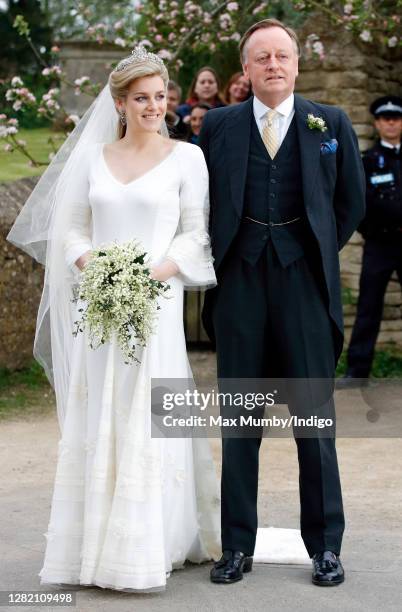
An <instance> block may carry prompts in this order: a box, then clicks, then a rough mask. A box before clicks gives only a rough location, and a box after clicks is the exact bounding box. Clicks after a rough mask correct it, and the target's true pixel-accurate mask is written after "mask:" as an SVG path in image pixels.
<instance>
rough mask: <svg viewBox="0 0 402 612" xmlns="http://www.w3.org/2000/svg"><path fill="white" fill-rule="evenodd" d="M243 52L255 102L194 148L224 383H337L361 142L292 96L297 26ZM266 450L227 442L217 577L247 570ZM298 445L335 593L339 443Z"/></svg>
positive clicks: (219, 113)
mask: <svg viewBox="0 0 402 612" xmlns="http://www.w3.org/2000/svg"><path fill="white" fill-rule="evenodd" d="M240 54H241V61H242V65H243V70H244V73H245V75H246V76H247V77H248V78H249V79H250V81H251V83H252V88H253V92H254V96H253V97H251V98H250V99H249V100H247V101H246V102H243V103H241V104H238V105H235V106H230V107H227V108H220V109H216V110H211V111H209V112H208V113H207V115H206V116H205V118H204V123H203V127H202V130H201V135H200V142H199V144H200V146H201V148H202V150H203V152H204V155H205V158H206V161H207V165H208V168H209V173H210V201H211V217H210V233H211V241H212V249H213V255H214V258H215V268H216V274H217V279H218V285H217V287H216V288H214V289H212V290H210V291H208V292H207V294H206V300H205V306H204V312H203V321H204V325H205V327H206V329H207V331H208V333H209V335H210V336H211V337H212V338H214V339H215V342H216V349H217V364H218V377H219V378H221V379H222V378H231V379H235V378H263V377H271V376H278V377H284V378H300V379H303V378H304V379H311V378H319V379H322V378H324V379H332V378H333V377H334V372H335V366H336V362H337V360H338V358H339V355H340V353H341V349H342V343H343V321H342V302H341V287H340V275H339V258H338V251H339V250H340V249H342V247H343V246H344V245H345V244H346V242H347V241H348V239H349V238H350V236H351V234H352V233H353V231H354V230H355V229H356V227H357V226H358V224H359V222H360V220H361V219H362V217H363V216H364V208H365V197H364V196H365V194H364V189H365V181H364V172H363V167H362V162H361V159H360V154H359V150H358V143H357V139H356V135H355V133H354V131H353V129H352V126H351V123H350V121H349V119H348V118H347V116H346V115H345V113H344V112H343V111H342V110H340V109H338V108H336V107H331V106H327V105H323V104H316V103H314V102H310V101H309V100H305V99H304V98H302V97H301V96H299V95H295V94H293V90H294V85H295V80H296V77H297V74H298V57H299V43H298V40H297V36H296V34H295V33H294V32H293V30H291V29H290V28H288V27H286V26H285V25H283V24H282V23H281V22H278V21H276V20H274V19H267V20H264V21H261V22H259V23H257V24H255V25H253V26H252V27H251V28H250V29H249V30H248V31H247V32H246V33H245V34H244V36H243V38H242V40H241V42H240ZM320 119H321V121H320ZM323 122H325V123H323ZM324 128H326V129H324ZM289 410H291V404H290V401H289ZM260 443H261V437H254V438H246V437H243V438H233V437H226V438H223V441H222V452H223V458H222V489H221V493H222V550H223V556H222V559H221V560H220V561H219V562H217V563H216V564H215V566H214V568H213V569H212V571H211V580H212V581H213V582H224V583H228V582H234V581H236V580H240V579H241V578H242V577H243V572H246V571H250V570H251V567H252V555H253V552H254V546H255V538H256V531H257V484H258V453H259V447H260ZM296 443H297V450H298V459H299V469H300V479H299V483H300V502H301V534H302V538H303V540H304V543H305V546H306V548H307V551H308V553H309V555H310V557H312V559H313V582H314V583H315V584H318V585H335V584H339V583H340V582H342V581H343V579H344V573H343V568H342V565H341V562H340V558H339V554H340V549H341V541H342V534H343V530H344V515H343V507H342V494H341V486H340V480H339V472H338V464H337V456H336V450H335V440H334V438H333V437H327V438H323V437H319V436H316V437H298V438H297V439H296ZM285 477H286V474H284V478H285Z"/></svg>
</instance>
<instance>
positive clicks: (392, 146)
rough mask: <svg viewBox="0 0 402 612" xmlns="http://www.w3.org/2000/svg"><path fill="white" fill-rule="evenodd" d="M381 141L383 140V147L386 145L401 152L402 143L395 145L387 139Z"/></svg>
mask: <svg viewBox="0 0 402 612" xmlns="http://www.w3.org/2000/svg"><path fill="white" fill-rule="evenodd" d="M380 142H381V145H382V146H383V147H385V148H386V149H396V150H397V151H398V152H399V150H400V148H401V144H400V143H399V144H398V145H393V144H391V143H390V142H387V141H386V140H382V139H381V141H380Z"/></svg>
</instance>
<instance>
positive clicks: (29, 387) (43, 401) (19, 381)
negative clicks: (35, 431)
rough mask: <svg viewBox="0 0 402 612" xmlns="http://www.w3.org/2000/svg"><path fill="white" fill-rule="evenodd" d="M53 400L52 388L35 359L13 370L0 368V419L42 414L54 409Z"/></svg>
mask: <svg viewBox="0 0 402 612" xmlns="http://www.w3.org/2000/svg"><path fill="white" fill-rule="evenodd" d="M54 402H55V399H54V393H53V389H52V388H51V386H50V385H49V382H48V380H47V378H46V376H45V373H44V371H43V369H42V368H41V366H40V365H39V364H38V363H37V362H36V361H34V360H33V361H32V363H31V364H29V366H27V367H26V368H23V369H22V370H17V371H14V372H12V371H10V370H7V369H6V368H1V369H0V420H2V419H5V418H13V417H24V418H26V417H31V416H38V415H44V414H47V413H50V412H51V410H53V409H54Z"/></svg>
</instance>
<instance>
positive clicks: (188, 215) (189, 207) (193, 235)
mask: <svg viewBox="0 0 402 612" xmlns="http://www.w3.org/2000/svg"><path fill="white" fill-rule="evenodd" d="M183 144H184V143H182V145H181V146H182V151H181V152H180V153H181V155H180V156H179V163H180V165H181V177H182V178H181V185H180V220H179V225H178V229H177V231H176V234H175V236H174V238H173V240H172V242H171V245H170V247H169V249H168V251H167V253H166V258H167V259H170V260H171V261H174V262H175V263H176V265H177V266H178V268H179V272H178V274H177V276H178V278H180V279H181V280H182V281H183V283H184V287H185V289H193V290H194V289H198V288H203V289H206V288H210V287H215V285H216V284H217V283H216V276H215V271H214V267H213V257H212V254H211V244H210V238H209V234H208V229H207V228H208V217H209V177H208V169H207V165H206V163H205V159H204V155H203V153H202V151H201V149H200V148H199V147H198V146H197V145H193V144H190V143H185V144H184V146H183ZM179 146H180V145H179Z"/></svg>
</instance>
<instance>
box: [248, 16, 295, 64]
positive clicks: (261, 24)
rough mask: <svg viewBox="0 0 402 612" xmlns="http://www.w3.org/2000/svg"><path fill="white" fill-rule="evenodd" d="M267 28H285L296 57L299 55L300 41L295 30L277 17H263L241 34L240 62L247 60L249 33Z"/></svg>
mask: <svg viewBox="0 0 402 612" xmlns="http://www.w3.org/2000/svg"><path fill="white" fill-rule="evenodd" d="M267 28H282V30H285V32H286V33H287V34H288V35H289V36H290V38H291V39H292V41H293V46H294V48H295V51H296V53H297V57H300V56H301V47H300V42H299V39H298V37H297V34H296V32H295V31H294V30H293V29H292V28H289V27H288V26H287V25H285V24H284V23H282V21H279V19H263V20H262V21H258V22H257V23H254V24H253V25H252V26H250V27H249V29H248V30H247V31H246V32H245V33H244V34H243V36H242V38H241V40H240V42H239V51H240V62H241V64H245V63H246V62H247V47H248V41H249V39H250V37H251V35H252V34H254V32H257V30H264V29H267Z"/></svg>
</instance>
